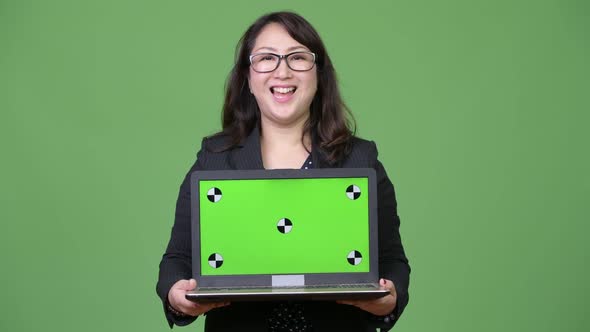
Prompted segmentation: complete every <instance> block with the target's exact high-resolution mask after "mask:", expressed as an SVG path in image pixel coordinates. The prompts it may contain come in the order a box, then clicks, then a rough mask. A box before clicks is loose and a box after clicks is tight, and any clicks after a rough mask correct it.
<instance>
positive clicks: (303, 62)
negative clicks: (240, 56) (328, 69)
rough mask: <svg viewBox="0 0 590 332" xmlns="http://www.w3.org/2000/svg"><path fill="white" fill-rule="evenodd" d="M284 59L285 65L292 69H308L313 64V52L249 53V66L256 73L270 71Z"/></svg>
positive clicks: (277, 66)
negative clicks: (283, 53) (282, 53)
mask: <svg viewBox="0 0 590 332" xmlns="http://www.w3.org/2000/svg"><path fill="white" fill-rule="evenodd" d="M282 59H285V62H287V67H289V68H290V69H291V70H294V71H308V70H311V69H312V68H313V66H314V65H315V54H314V53H311V52H293V53H289V54H285V55H279V54H275V53H256V54H252V55H250V66H251V67H252V69H253V70H254V71H255V72H257V73H270V72H271V71H274V70H275V69H277V68H279V65H280V64H281V60H282Z"/></svg>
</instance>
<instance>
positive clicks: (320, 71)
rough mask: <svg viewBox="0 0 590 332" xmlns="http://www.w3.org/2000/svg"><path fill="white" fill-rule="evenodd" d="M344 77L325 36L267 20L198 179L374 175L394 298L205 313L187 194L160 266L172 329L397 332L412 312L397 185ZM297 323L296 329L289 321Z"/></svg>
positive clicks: (240, 69) (246, 54)
mask: <svg viewBox="0 0 590 332" xmlns="http://www.w3.org/2000/svg"><path fill="white" fill-rule="evenodd" d="M346 112H347V109H346V107H345V105H344V103H343V102H342V99H341V97H340V94H339V90H338V86H337V83H336V74H335V72H334V68H333V67H332V63H331V61H330V58H329V57H328V54H327V53H326V49H325V47H324V45H323V43H322V41H321V39H320V37H319V35H318V34H317V32H316V31H315V29H314V28H313V27H312V26H311V25H310V24H309V23H308V22H307V21H306V20H305V19H304V18H302V17H301V16H299V15H297V14H294V13H289V12H277V13H271V14H268V15H265V16H262V17H261V18H259V19H258V20H257V21H256V22H254V23H253V24H252V25H251V26H250V27H249V29H248V30H247V31H246V32H245V34H244V36H243V37H242V38H241V40H240V42H239V44H238V52H237V57H236V64H235V66H234V68H233V69H232V71H231V73H230V76H229V79H228V83H227V86H226V96H225V105H224V107H223V130H222V131H221V132H220V133H218V134H216V135H214V136H212V137H209V138H205V139H204V140H203V143H202V148H201V150H200V151H199V153H198V154H197V161H196V163H195V164H194V165H193V167H192V168H191V170H190V171H189V173H188V174H190V173H191V172H193V171H195V170H205V169H206V170H222V169H262V168H264V169H275V168H309V167H316V168H324V167H372V168H374V169H375V170H376V173H377V181H378V196H379V202H378V205H379V213H378V215H379V271H380V274H381V276H382V279H381V280H380V283H381V285H382V287H384V288H386V289H388V290H390V294H389V295H387V296H385V297H383V298H380V299H377V300H366V301H339V302H338V303H336V302H303V303H292V302H287V303H269V302H257V303H232V304H229V303H214V304H197V303H194V302H191V301H188V300H186V299H185V297H184V296H185V294H186V292H187V291H189V290H192V289H194V288H195V287H196V281H195V280H194V279H190V278H191V260H190V256H191V251H190V250H191V244H190V206H189V201H190V193H189V184H188V176H187V177H186V178H185V180H184V182H183V184H182V186H181V188H180V194H179V198H178V201H177V206H176V219H175V222H174V227H173V229H172V235H171V239H170V242H169V244H168V248H167V250H166V253H165V254H164V256H163V258H162V262H161V263H160V276H159V280H158V285H157V292H158V294H159V296H160V297H161V299H162V302H163V303H164V311H165V313H166V317H167V319H168V322H169V324H170V326H171V327H172V325H173V324H176V325H187V324H189V323H191V322H192V321H194V320H195V319H196V317H197V316H199V315H203V314H206V316H207V320H206V323H205V330H206V331H235V330H237V329H240V331H243V330H252V331H283V330H285V331H289V329H291V331H326V330H337V331H367V330H371V328H373V331H374V328H375V327H376V326H379V327H381V328H384V330H388V329H389V328H391V326H393V324H394V323H395V321H396V320H397V319H398V318H399V316H400V314H401V313H402V311H403V309H404V307H405V305H406V304H407V302H408V291H407V290H408V283H409V273H410V268H409V265H408V261H407V259H406V256H405V254H404V250H403V247H402V244H401V240H400V235H399V218H398V216H397V211H396V200H395V193H394V189H393V185H392V184H391V182H390V180H389V179H388V177H387V175H386V173H385V170H384V168H383V166H382V165H381V163H380V162H379V161H378V160H377V149H376V146H375V144H374V143H373V142H371V141H366V140H362V139H360V138H357V137H354V136H353V133H352V131H351V129H350V128H349V123H348V120H347V117H346ZM283 311H285V312H288V313H290V314H291V316H292V317H291V318H290V319H286V320H285V319H281V317H284V316H285V315H281V312H283Z"/></svg>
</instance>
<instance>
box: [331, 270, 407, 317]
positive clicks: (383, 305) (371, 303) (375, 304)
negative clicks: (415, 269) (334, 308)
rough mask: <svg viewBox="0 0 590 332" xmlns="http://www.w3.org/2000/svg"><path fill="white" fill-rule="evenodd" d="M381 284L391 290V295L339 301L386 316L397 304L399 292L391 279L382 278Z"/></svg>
mask: <svg viewBox="0 0 590 332" xmlns="http://www.w3.org/2000/svg"><path fill="white" fill-rule="evenodd" d="M379 285H380V286H381V288H383V289H387V290H389V295H385V296H384V297H381V298H378V299H375V300H358V301H337V302H338V303H341V304H349V305H353V306H356V307H359V308H361V309H363V310H364V311H368V312H370V313H372V314H373V315H376V316H385V315H388V314H390V313H391V312H392V311H393V309H395V306H396V304H397V293H396V292H395V285H394V284H393V282H391V280H387V279H380V280H379Z"/></svg>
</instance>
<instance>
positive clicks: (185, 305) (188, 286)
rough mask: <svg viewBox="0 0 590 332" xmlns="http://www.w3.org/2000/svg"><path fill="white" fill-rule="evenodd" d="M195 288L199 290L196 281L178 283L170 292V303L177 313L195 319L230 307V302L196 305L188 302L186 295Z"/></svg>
mask: <svg viewBox="0 0 590 332" xmlns="http://www.w3.org/2000/svg"><path fill="white" fill-rule="evenodd" d="M195 288H197V281H196V280H195V279H191V280H186V279H184V280H179V281H177V282H176V283H175V284H174V285H173V286H172V288H171V289H170V291H169V292H168V303H170V305H171V306H172V308H174V309H176V310H177V311H180V312H182V313H184V314H185V315H189V316H193V317H196V316H199V315H201V314H204V313H206V312H207V311H209V310H211V309H214V308H219V307H224V306H226V305H229V302H212V303H196V302H193V301H189V300H187V299H186V298H185V295H186V293H187V292H188V291H192V290H193V289H195Z"/></svg>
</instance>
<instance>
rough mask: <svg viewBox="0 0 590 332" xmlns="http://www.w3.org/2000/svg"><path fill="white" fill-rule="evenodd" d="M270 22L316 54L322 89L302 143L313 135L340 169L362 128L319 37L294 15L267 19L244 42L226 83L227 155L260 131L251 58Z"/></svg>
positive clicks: (224, 122)
mask: <svg viewBox="0 0 590 332" xmlns="http://www.w3.org/2000/svg"><path fill="white" fill-rule="evenodd" d="M270 23H278V24H280V25H281V26H283V27H284V28H285V30H287V32H288V33H289V35H290V36H291V37H292V38H293V39H295V40H296V41H297V42H299V43H301V44H302V45H305V46H306V47H307V48H309V50H310V51H311V52H313V53H315V54H316V66H317V75H318V87H317V92H316V94H315V96H314V98H313V100H312V102H311V106H310V116H309V118H308V120H307V122H306V123H305V125H304V129H303V135H302V137H301V139H302V141H303V137H304V136H305V135H306V134H308V135H309V137H311V139H312V143H313V146H314V147H315V148H319V149H320V150H321V153H322V154H323V155H324V156H325V159H326V161H327V162H328V164H330V165H333V164H336V163H337V162H339V161H340V160H342V159H343V158H344V157H345V156H346V155H347V154H348V153H350V149H351V145H352V138H353V136H354V133H355V131H356V123H355V120H354V118H353V116H352V113H351V112H350V110H349V109H348V107H347V106H346V105H345V104H344V102H343V100H342V98H341V96H340V91H339V88H338V81H337V78H336V72H335V70H334V67H333V66H332V61H331V60H330V57H329V56H328V53H327V51H326V48H325V47H324V43H323V42H322V40H321V38H320V36H319V34H318V33H317V31H316V30H315V29H314V28H313V26H312V25H311V24H310V23H309V22H308V21H307V20H305V19H304V18H303V17H301V16H300V15H298V14H295V13H293V12H274V13H270V14H267V15H264V16H262V17H260V18H259V19H258V20H256V21H255V22H254V23H253V24H252V25H251V26H250V27H249V28H248V30H246V32H245V33H244V35H243V36H242V37H241V38H240V40H239V42H238V44H237V46H236V53H235V64H234V67H233V68H232V70H231V72H230V74H229V76H228V79H227V81H226V84H225V101H224V105H223V113H222V128H223V130H222V132H221V133H219V134H218V135H227V136H228V137H229V138H230V140H229V144H228V146H226V147H225V148H224V149H223V150H228V149H231V148H233V147H235V146H237V145H238V144H239V143H240V142H241V141H242V140H243V139H244V138H246V137H247V136H248V135H249V134H250V133H251V132H252V130H254V129H255V128H256V127H257V126H258V127H259V128H260V110H259V108H258V104H257V102H256V99H255V98H254V96H253V95H252V94H251V93H250V89H249V87H248V75H249V68H250V61H249V58H248V57H249V55H250V54H251V52H252V49H253V48H254V44H255V42H256V38H257V37H258V35H259V34H260V32H261V31H262V29H263V28H264V27H266V26H267V25H268V24H270Z"/></svg>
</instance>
